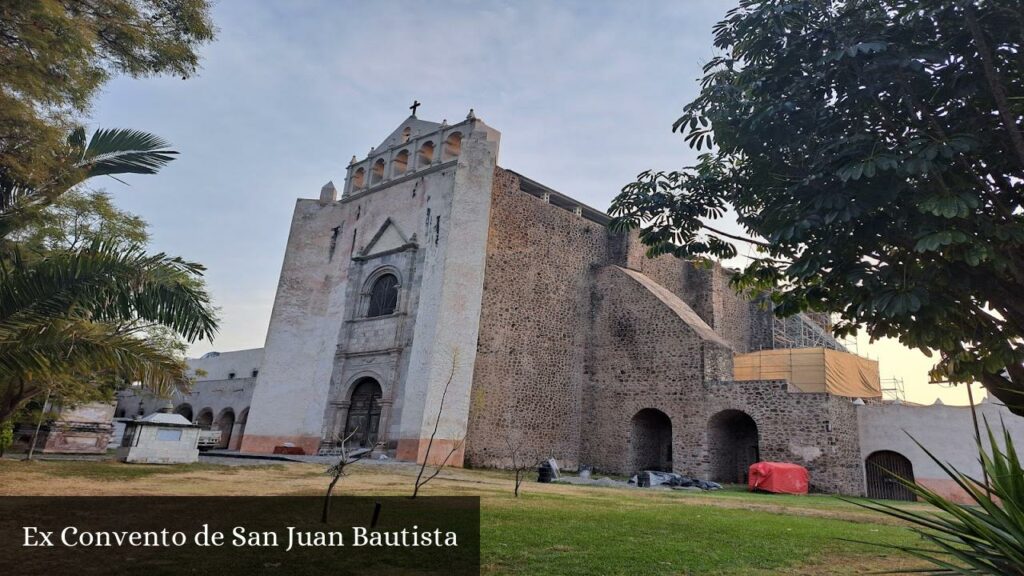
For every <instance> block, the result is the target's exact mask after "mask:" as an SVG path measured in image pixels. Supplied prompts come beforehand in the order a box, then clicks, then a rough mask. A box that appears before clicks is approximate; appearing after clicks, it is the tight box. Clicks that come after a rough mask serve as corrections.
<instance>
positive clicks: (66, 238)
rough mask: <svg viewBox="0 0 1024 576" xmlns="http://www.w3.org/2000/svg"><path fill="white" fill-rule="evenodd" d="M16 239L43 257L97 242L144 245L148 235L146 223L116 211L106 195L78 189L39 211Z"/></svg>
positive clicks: (133, 215) (132, 215) (28, 249)
mask: <svg viewBox="0 0 1024 576" xmlns="http://www.w3.org/2000/svg"><path fill="white" fill-rule="evenodd" d="M15 239H16V240H17V242H18V243H19V244H20V245H21V246H22V247H23V248H24V249H25V250H26V251H30V252H34V253H37V254H42V253H45V252H48V251H52V250H77V249H79V248H81V247H84V246H88V245H89V244H92V243H93V242H96V241H98V240H104V241H108V242H115V243H122V244H126V245H127V244H138V245H145V244H146V242H147V241H148V240H149V232H148V231H147V225H146V221H145V220H143V219H142V218H140V217H139V216H137V215H135V214H132V213H130V212H126V211H124V210H121V209H119V208H118V207H117V206H115V205H114V203H113V202H112V201H111V200H110V196H109V195H108V194H107V193H106V192H104V191H102V190H86V189H82V188H81V187H79V188H78V189H75V190H71V191H70V192H68V193H66V194H64V195H63V196H61V197H60V198H58V199H57V200H56V201H55V202H54V203H53V204H52V205H50V207H49V208H47V209H46V210H43V211H41V212H40V213H39V216H38V218H37V219H36V220H35V221H34V222H33V223H32V224H30V225H29V226H28V227H26V228H25V229H24V230H22V231H20V232H19V233H18V234H17V235H16V238H15Z"/></svg>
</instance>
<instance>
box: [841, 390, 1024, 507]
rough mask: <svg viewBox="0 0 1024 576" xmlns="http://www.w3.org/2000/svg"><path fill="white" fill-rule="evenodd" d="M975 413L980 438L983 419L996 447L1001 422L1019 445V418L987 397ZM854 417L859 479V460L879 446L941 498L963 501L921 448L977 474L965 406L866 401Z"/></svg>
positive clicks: (1023, 425)
mask: <svg viewBox="0 0 1024 576" xmlns="http://www.w3.org/2000/svg"><path fill="white" fill-rule="evenodd" d="M964 395H965V396H966V392H964ZM977 415H978V422H979V426H980V427H981V430H982V435H983V436H985V435H986V432H985V422H986V421H987V422H988V423H989V425H990V426H991V427H992V431H993V432H994V433H995V434H996V436H997V439H999V440H1000V442H999V445H1000V446H1001V447H1002V441H1001V439H1002V426H1004V425H1005V426H1006V429H1007V430H1009V432H1010V434H1011V437H1012V438H1013V441H1014V442H1015V446H1016V447H1017V449H1018V450H1020V449H1021V447H1024V418H1021V417H1020V416H1017V415H1015V414H1013V413H1011V412H1010V411H1009V410H1007V409H1006V407H1005V406H1003V405H1001V404H999V403H997V402H993V401H991V400H989V399H988V398H986V399H985V400H984V401H982V402H981V403H979V404H978V405H977ZM857 419H858V427H859V437H860V451H861V454H860V456H861V458H860V473H861V475H862V477H863V476H864V475H866V473H867V469H866V467H865V461H866V460H867V458H868V457H869V456H871V455H872V454H874V453H875V452H879V451H883V450H886V451H891V452H896V453H898V454H900V455H902V456H904V457H905V458H907V459H908V460H910V462H911V464H912V465H913V473H914V479H915V480H916V481H917V482H919V483H921V484H923V485H925V486H928V487H929V488H931V489H933V490H935V491H937V492H939V493H940V494H943V495H944V496H946V497H947V498H951V499H953V500H955V501H959V502H968V496H967V494H966V493H965V492H964V491H963V490H962V489H961V488H960V487H959V486H958V485H957V484H956V483H955V482H953V481H952V480H951V479H950V478H949V476H948V475H946V473H945V472H943V471H942V468H941V467H940V466H939V465H938V463H936V462H935V461H934V460H933V459H931V458H930V457H929V456H928V455H927V454H926V453H925V451H924V449H928V451H930V452H932V454H934V455H935V456H936V458H938V459H939V461H941V462H943V463H945V464H948V465H950V466H952V467H954V468H956V469H957V470H960V471H961V472H963V473H965V474H969V475H971V476H973V477H974V478H981V477H982V470H981V464H980V463H979V461H978V449H977V444H976V442H975V435H974V424H973V421H972V419H971V409H970V407H969V406H945V405H943V404H942V403H941V402H937V403H936V404H933V405H931V406H920V405H916V404H890V403H885V404H882V403H872V404H867V405H864V406H859V407H857ZM915 440H916V441H917V442H920V443H921V445H922V446H924V448H922V447H921V446H918V444H917V442H915ZM983 443H984V444H985V445H986V446H987V445H988V439H987V438H983Z"/></svg>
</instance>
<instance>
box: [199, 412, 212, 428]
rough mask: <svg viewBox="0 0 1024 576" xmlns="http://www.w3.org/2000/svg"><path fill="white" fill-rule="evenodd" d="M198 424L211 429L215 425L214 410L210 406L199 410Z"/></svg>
mask: <svg viewBox="0 0 1024 576" xmlns="http://www.w3.org/2000/svg"><path fill="white" fill-rule="evenodd" d="M196 425H198V426H199V427H200V428H202V429H203V430H209V429H210V428H211V427H213V410H211V409H209V408H203V409H202V410H200V411H199V417H198V418H196Z"/></svg>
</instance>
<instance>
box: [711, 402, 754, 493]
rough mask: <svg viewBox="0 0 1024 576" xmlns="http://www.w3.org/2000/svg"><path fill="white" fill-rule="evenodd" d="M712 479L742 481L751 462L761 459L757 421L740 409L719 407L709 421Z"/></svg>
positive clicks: (717, 480)
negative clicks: (721, 408) (719, 410)
mask: <svg viewBox="0 0 1024 576" xmlns="http://www.w3.org/2000/svg"><path fill="white" fill-rule="evenodd" d="M708 454H709V455H710V456H711V462H710V465H711V466H710V468H711V470H710V472H711V479H712V480H714V481H715V482H729V483H734V482H738V483H745V482H746V481H747V474H748V470H749V469H750V465H751V464H754V463H755V462H758V461H759V460H760V459H761V452H760V447H759V444H758V435H757V423H756V422H754V419H753V418H751V417H750V415H749V414H747V413H746V412H743V411H741V410H722V411H721V412H719V413H717V414H715V415H714V416H712V417H711V419H710V420H709V421H708Z"/></svg>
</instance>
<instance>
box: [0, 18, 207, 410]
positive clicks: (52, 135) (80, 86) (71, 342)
mask: <svg viewBox="0 0 1024 576" xmlns="http://www.w3.org/2000/svg"><path fill="white" fill-rule="evenodd" d="M212 38H213V28H212V24H211V23H210V20H209V3H208V2H207V0H9V1H4V2H0V422H3V421H5V420H8V419H9V418H10V417H11V416H12V415H13V414H16V413H18V411H19V410H21V409H23V408H24V407H25V406H26V405H27V404H28V403H30V402H32V401H38V400H39V399H40V398H41V397H45V396H46V395H47V393H52V394H54V395H56V396H57V397H60V398H61V400H62V401H64V402H67V401H68V400H71V401H84V400H87V399H89V397H90V395H93V394H98V393H101V392H102V391H104V390H108V389H109V387H110V386H111V383H114V385H116V384H117V383H123V382H134V381H141V382H142V383H143V384H144V385H146V386H147V387H148V388H150V389H152V390H155V391H156V392H157V393H159V394H167V393H168V392H169V389H170V388H172V387H175V386H183V385H187V382H188V380H187V375H186V366H185V364H184V362H183V360H182V346H183V342H182V341H183V340H184V341H187V342H192V341H195V340H197V339H200V338H210V337H212V336H213V334H214V332H215V331H216V329H217V319H216V314H215V311H214V309H213V308H212V306H211V305H210V299H209V295H208V294H207V292H206V289H205V286H204V285H203V283H202V271H203V267H202V266H200V265H198V264H195V263H192V262H187V261H185V260H182V259H180V258H173V257H170V256H167V255H164V254H157V255H149V254H146V253H145V250H144V249H143V247H142V244H143V242H144V241H145V226H144V223H142V222H141V221H140V220H138V219H135V218H134V217H132V216H131V215H128V214H125V213H123V212H119V211H117V210H116V209H115V208H114V207H113V206H111V205H110V202H109V199H107V198H106V197H105V196H103V195H97V194H92V195H90V194H81V195H75V194H74V193H72V194H71V195H70V196H68V195H66V193H67V192H69V191H70V190H73V189H75V188H76V187H77V186H79V185H81V184H82V183H83V182H85V181H86V180H88V179H90V178H94V177H96V176H117V175H121V174H155V173H156V172H157V171H159V170H160V168H162V167H163V166H164V165H166V164H167V163H168V162H170V161H171V160H173V158H174V156H175V155H176V154H177V152H175V151H173V150H170V149H169V146H168V144H167V143H166V142H165V141H163V140H162V139H160V138H159V137H157V136H154V135H152V134H148V133H145V132H140V131H136V130H122V129H115V130H103V129H101V130H97V131H95V132H94V133H93V134H92V136H91V137H87V135H86V131H85V129H83V128H82V127H81V126H79V125H78V124H79V122H80V120H81V119H82V117H84V116H85V115H86V114H87V113H88V110H89V106H90V104H91V102H92V100H93V98H94V97H95V96H96V94H97V93H98V90H99V88H100V87H101V86H102V84H103V83H104V82H106V81H107V80H108V79H109V78H111V77H112V76H114V75H117V74H127V75H130V76H134V77H138V76H147V75H153V74H174V75H177V76H180V77H182V78H188V77H189V76H191V75H193V74H194V73H195V72H196V68H197V63H198V56H197V54H196V52H195V49H196V48H197V47H198V46H200V45H202V44H203V43H205V42H207V41H209V40H211V39H212ZM55 203H57V204H56V206H55V205H54V204H55Z"/></svg>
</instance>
